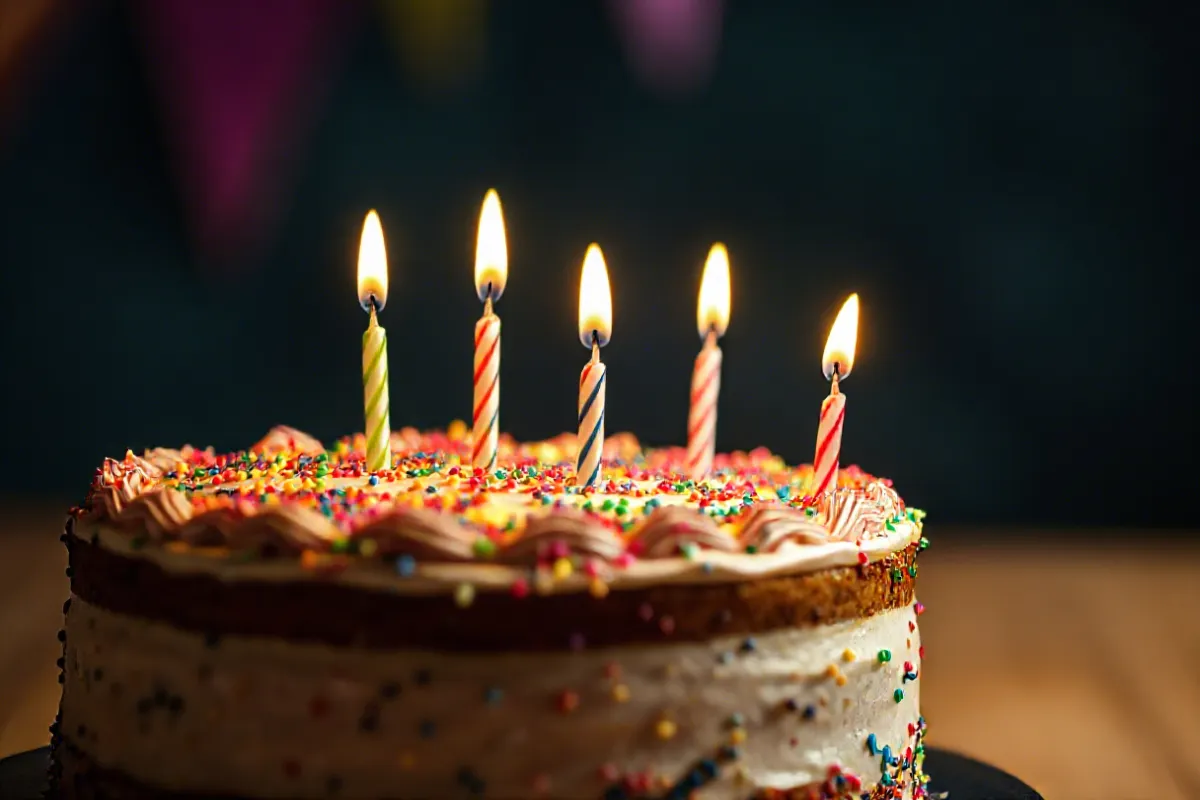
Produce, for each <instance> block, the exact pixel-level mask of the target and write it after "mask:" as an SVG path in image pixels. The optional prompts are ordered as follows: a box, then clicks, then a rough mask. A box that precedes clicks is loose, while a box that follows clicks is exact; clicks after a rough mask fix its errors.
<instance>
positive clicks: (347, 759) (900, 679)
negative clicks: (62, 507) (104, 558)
mask: <svg viewBox="0 0 1200 800" xmlns="http://www.w3.org/2000/svg"><path fill="white" fill-rule="evenodd" d="M812 549H814V548H806V549H805V553H806V554H807V553H808V552H809V551H811V550H812ZM164 555H165V554H164ZM828 557H830V558H833V557H834V556H832V555H830V556H828ZM195 561H196V559H195V558H192V559H189V560H188V563H194V562H195ZM753 562H754V563H755V564H764V565H769V564H770V563H771V562H770V561H769V560H764V557H763V556H759V557H757V558H755V559H754V560H753ZM656 566H660V565H656ZM777 566H778V565H777ZM793 567H794V565H793ZM475 568H476V569H479V568H480V567H475ZM763 569H764V570H768V571H769V570H771V569H772V567H770V566H764V567H763ZM654 580H656V581H661V580H662V578H661V577H657V578H655V579H654ZM915 622H916V617H915V613H914V610H913V608H912V607H910V606H904V607H902V608H899V609H895V610H892V611H886V612H883V613H880V614H877V615H875V616H873V617H870V618H867V619H862V620H855V621H850V622H842V623H836V624H831V625H825V626H818V627H812V628H804V629H793V630H780V631H776V632H770V633H765V634H761V635H758V636H756V637H754V646H753V647H752V648H747V647H744V644H745V641H744V640H743V639H741V638H722V639H716V640H713V641H709V642H703V643H678V644H669V645H654V646H636V647H633V646H631V647H621V648H612V649H605V650H584V651H581V652H578V653H562V654H545V653H512V654H483V655H480V654H472V655H447V654H435V653H426V652H419V651H409V650H405V651H391V652H387V651H368V650H358V649H345V648H332V647H326V646H317V645H304V644H294V643H289V642H284V641H281V640H276V639H267V638H260V637H227V638H225V639H223V640H221V642H220V643H219V644H218V645H217V646H215V647H210V646H207V645H206V643H205V641H204V639H203V637H200V636H197V635H193V634H189V633H184V632H181V631H180V630H178V629H175V628H172V627H170V626H167V625H163V624H161V623H155V622H149V621H146V620H142V619H135V618H130V617H126V616H123V615H120V614H115V613H112V612H108V611H105V610H102V609H99V608H96V607H94V606H89V605H88V604H87V603H85V602H84V601H82V600H81V599H79V598H77V597H76V598H73V600H72V605H71V610H70V614H69V616H68V620H67V650H66V659H67V661H66V664H67V667H66V668H67V670H68V679H67V682H66V686H65V691H64V694H63V702H62V714H63V731H64V733H65V734H66V735H67V736H68V737H69V738H70V739H71V740H72V741H73V742H74V743H75V744H77V745H78V746H79V747H81V748H82V749H83V750H84V751H85V752H86V753H88V754H89V755H90V756H91V757H92V758H93V759H95V760H96V761H97V762H98V763H99V764H100V765H102V766H104V767H110V768H116V769H120V770H122V771H123V772H126V773H128V774H129V775H131V776H133V777H134V778H136V779H138V780H141V781H144V782H147V783H151V784H154V785H157V786H161V787H163V788H166V789H176V790H182V789H188V790H192V791H212V792H228V793H238V794H243V795H252V796H268V795H273V796H290V797H297V798H299V797H320V796H328V795H329V794H330V788H329V781H330V780H331V779H334V780H337V781H338V782H339V783H340V788H339V791H338V796H341V797H380V796H389V797H447V798H449V797H459V796H468V794H469V793H468V792H467V791H466V789H465V788H464V786H463V780H464V776H463V775H462V771H463V770H469V774H468V775H467V776H466V780H470V779H471V778H472V777H473V778H477V779H478V780H480V781H482V784H481V785H482V786H483V787H484V790H483V792H481V793H480V794H479V795H478V796H483V797H500V798H510V797H536V796H544V797H552V798H553V797H563V798H566V797H571V798H576V797H593V798H594V797H599V796H601V794H602V793H603V790H604V788H605V787H606V786H607V785H609V784H611V783H612V782H613V781H612V780H611V775H612V774H613V773H614V771H615V773H617V774H621V775H624V774H626V773H636V772H642V771H650V772H652V773H653V774H654V775H655V776H659V777H660V778H661V779H664V780H669V781H672V782H673V781H674V780H677V779H679V778H681V777H682V776H684V775H686V774H688V772H689V770H690V769H691V768H692V767H693V765H694V764H695V762H696V760H697V759H699V758H704V757H709V756H712V755H714V754H715V752H716V751H717V749H718V748H719V747H721V746H722V745H725V744H729V743H730V742H731V736H732V737H735V739H734V740H732V741H734V742H735V743H737V747H738V749H739V751H740V756H739V757H738V758H737V759H736V760H735V761H733V762H730V763H728V764H725V765H724V766H723V767H722V770H721V774H720V776H719V777H718V778H717V779H716V780H714V781H713V782H711V783H709V784H707V785H706V786H704V787H703V788H701V789H700V790H699V791H698V792H697V794H696V795H695V796H696V797H699V798H705V800H723V799H724V798H731V799H732V798H744V797H746V796H748V795H749V794H751V792H752V790H753V789H755V788H764V787H772V788H785V787H794V786H800V785H805V784H808V783H813V782H820V781H823V780H825V779H826V777H827V775H828V769H829V767H830V766H831V765H835V764H836V765H841V766H842V767H843V768H845V769H846V770H847V771H849V772H851V773H854V774H856V775H858V776H860V777H861V778H862V779H863V783H864V790H865V789H866V788H868V787H870V786H871V785H873V784H874V783H875V782H876V781H878V780H879V776H880V772H881V768H880V757H879V756H878V755H872V754H871V753H870V752H868V746H867V737H868V735H869V734H874V735H875V737H876V741H877V743H878V745H879V747H880V748H882V747H883V746H884V745H889V746H890V747H891V749H892V750H893V751H894V752H895V753H897V754H902V753H903V752H904V748H905V747H906V746H908V745H911V744H912V739H911V738H910V736H909V734H908V726H909V724H910V723H913V722H915V721H916V719H917V716H918V713H919V712H918V708H919V698H918V695H919V691H918V686H919V681H917V680H905V679H904V662H906V661H909V662H912V666H913V667H914V669H919V668H920V664H919V659H918V655H917V654H918V648H919V647H920V640H919V638H918V637H919V634H918V633H917V631H916V629H915ZM396 624H398V625H402V624H404V623H403V620H402V619H398V620H397V621H396ZM884 649H887V650H889V651H890V652H891V654H892V655H891V659H890V660H889V661H887V662H881V661H880V660H879V659H878V658H877V654H878V653H879V651H880V650H884ZM847 651H849V652H850V653H852V654H853V657H852V658H849V659H848V658H847V657H846V656H847ZM831 665H833V667H832V669H831ZM97 670H100V671H101V672H100V674H98V673H97ZM422 671H426V674H427V675H428V680H427V681H421V680H419V679H416V677H415V676H417V675H418V674H419V673H421V672H422ZM839 675H841V676H844V680H841V679H839V678H838V676H839ZM388 682H395V683H396V684H397V685H398V686H399V694H398V695H396V696H395V697H393V698H391V699H387V698H384V697H381V686H384V685H385V684H387V683H388ZM839 683H841V684H842V685H839ZM114 687H119V688H118V689H114ZM897 689H902V690H903V696H902V697H901V698H900V699H899V700H897V698H896V696H895V694H894V693H895V692H896V690H897ZM563 691H568V692H574V693H576V695H575V696H576V697H577V699H578V706H577V707H576V708H575V709H574V710H573V711H571V712H569V713H567V712H564V711H562V710H561V709H560V708H559V706H558V703H559V701H560V693H561V692H563ZM156 692H157V693H158V695H159V697H158V701H154V700H153V698H154V697H155V694H156ZM489 692H491V694H489ZM176 697H177V698H179V700H178V701H177V703H178V709H177V711H176V712H175V713H172V711H171V705H172V702H175V701H173V700H172V698H176ZM789 700H793V701H795V709H794V710H789V709H788V708H787V707H786V704H787V701H789ZM139 701H141V702H142V705H143V708H142V710H141V711H139V709H138V706H139ZM806 706H812V707H813V708H814V709H815V715H814V716H813V718H812V719H805V714H804V713H803V709H805V707H806ZM364 715H367V716H372V715H373V716H374V719H375V722H376V723H377V724H376V726H375V727H374V729H373V730H369V731H366V730H363V728H362V725H361V723H362V719H363V717H364ZM739 715H740V716H739ZM663 720H669V721H670V722H671V723H673V725H674V731H673V734H674V735H673V736H672V737H670V738H661V737H660V735H659V733H660V731H659V728H660V727H665V728H669V727H670V726H669V725H668V726H660V723H661V722H662V721H663ZM732 720H740V722H741V724H740V725H738V724H735V723H733V722H731V721H732ZM423 723H431V724H432V726H433V727H432V728H427V729H425V731H424V732H425V734H426V735H423V734H422V731H423V729H422V725H423ZM80 726H83V729H82V730H83V732H82V733H80ZM670 732H671V731H669V730H663V731H661V733H670ZM741 733H744V734H745V739H744V741H740V742H737V739H736V737H739V736H740V735H741ZM289 765H290V767H292V769H289ZM605 765H611V769H609V770H608V772H609V778H608V779H606V778H605V777H604V774H603V773H604V772H605ZM904 796H905V797H908V796H909V795H908V794H907V793H906V794H905V795H904Z"/></svg>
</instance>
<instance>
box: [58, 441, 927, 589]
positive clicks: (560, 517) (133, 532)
mask: <svg viewBox="0 0 1200 800" xmlns="http://www.w3.org/2000/svg"><path fill="white" fill-rule="evenodd" d="M392 444H393V461H392V464H391V466H390V468H389V469H385V470H383V471H380V472H378V473H374V474H372V473H368V472H366V471H365V468H364V464H363V456H362V450H363V441H362V436H361V435H358V436H355V437H350V438H347V439H343V440H340V441H339V442H338V443H337V444H336V445H335V446H334V447H333V448H332V449H328V450H327V449H326V448H325V447H324V446H323V445H322V444H321V443H320V442H319V441H318V440H317V439H315V438H313V437H311V436H309V435H307V434H305V433H303V432H301V431H298V430H296V429H294V428H288V427H283V426H281V427H277V428H274V429H272V430H271V431H270V432H269V433H268V434H267V436H265V437H264V438H263V439H262V440H260V441H259V442H258V443H256V444H255V446H254V447H253V448H252V449H251V450H249V451H243V452H239V453H232V454H226V455H218V454H216V453H214V451H213V450H211V449H208V450H197V449H195V448H191V447H184V448H180V449H163V448H157V449H154V450H150V451H147V452H146V453H144V454H143V455H142V456H137V455H134V454H133V453H127V454H126V455H125V457H124V458H123V459H121V460H114V459H107V460H105V461H104V463H103V464H102V465H101V468H100V469H99V470H97V473H96V478H95V481H94V482H93V485H92V489H91V491H90V493H89V496H88V499H87V501H86V502H85V504H84V506H83V507H81V508H80V509H78V510H77V514H78V516H80V517H82V518H86V519H88V520H91V521H94V522H96V523H98V524H101V525H103V526H105V527H108V528H112V529H115V530H117V531H120V532H123V533H124V534H125V535H128V536H130V537H144V538H148V539H149V540H150V541H151V542H157V543H174V544H175V545H176V546H186V547H195V548H208V549H211V548H224V549H227V550H230V551H254V552H256V553H259V554H262V555H266V556H278V557H286V556H289V555H292V556H295V555H301V554H303V553H305V552H313V553H318V554H331V555H351V556H357V557H363V558H377V559H395V558H397V557H410V558H411V559H413V560H415V561H419V562H423V563H433V564H436V563H461V562H470V561H479V562H488V561H492V562H495V563H497V564H505V565H510V566H522V565H524V566H535V565H538V564H545V563H547V562H553V561H556V560H558V559H574V560H576V561H585V562H590V563H599V564H617V565H620V564H625V563H629V562H630V561H633V560H658V559H672V558H681V557H684V558H692V557H695V556H696V555H697V554H703V553H706V552H712V553H723V554H738V553H741V554H749V555H752V554H755V553H761V554H770V553H776V552H779V551H780V550H781V549H785V548H795V547H821V546H825V545H829V544H832V543H837V542H841V543H848V544H852V545H856V546H862V545H863V544H864V543H865V542H869V541H871V540H873V539H878V538H881V537H885V536H887V535H888V534H889V532H890V531H891V530H894V527H893V526H894V525H895V524H896V523H902V522H905V521H912V519H913V512H911V511H908V510H907V509H906V508H905V506H904V503H903V501H901V500H900V498H899V496H898V495H897V494H896V492H895V491H894V490H893V489H892V488H891V486H890V483H889V482H887V481H884V480H881V479H878V478H875V477H873V476H870V475H867V474H866V473H864V472H862V471H861V470H859V469H857V468H854V467H850V468H846V469H843V470H842V473H841V482H840V485H839V487H838V489H836V490H835V491H832V492H829V493H827V494H825V495H823V496H820V497H816V498H812V497H807V496H806V495H805V489H806V488H807V486H808V485H809V482H810V480H811V475H812V469H811V467H807V466H800V467H794V468H791V467H787V466H785V465H784V464H783V462H782V461H781V460H780V459H779V458H778V457H776V456H774V455H772V454H770V453H769V452H768V451H766V450H764V449H758V450H754V451H751V452H750V453H733V454H729V455H723V456H718V457H717V459H716V461H715V463H714V473H713V475H712V476H711V477H710V478H708V479H706V480H703V481H699V482H695V481H691V480H689V479H687V478H685V477H683V476H682V469H681V467H682V463H683V455H684V454H683V451H682V449H681V448H662V449H651V450H644V449H642V448H641V447H640V445H638V443H637V440H636V439H635V438H633V437H632V436H631V435H629V434H618V435H615V436H612V437H610V439H609V442H608V446H607V447H606V451H605V452H606V460H605V465H604V476H605V479H604V480H603V481H602V482H601V485H600V487H598V490H596V491H592V490H586V491H581V490H579V489H578V487H577V486H576V485H575V483H574V476H573V474H572V470H571V468H570V456H571V453H572V452H573V449H574V445H575V441H574V437H573V436H571V435H570V434H564V435H562V436H559V437H556V438H555V439H552V440H549V441H545V442H536V443H531V444H524V445H522V444H517V443H516V442H514V441H513V440H512V439H511V438H509V437H502V438H501V442H500V461H499V464H500V466H499V468H498V469H496V470H495V471H493V472H484V471H482V470H474V469H472V468H471V467H470V466H469V461H470V459H469V455H468V454H469V441H468V440H467V436H466V431H465V426H463V425H462V424H461V423H456V424H455V425H452V426H451V427H450V428H449V429H448V430H447V431H445V432H431V433H420V432H417V431H416V430H414V429H411V428H405V429H402V430H400V431H396V432H394V433H393V436H392Z"/></svg>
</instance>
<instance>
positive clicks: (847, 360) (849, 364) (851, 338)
mask: <svg viewBox="0 0 1200 800" xmlns="http://www.w3.org/2000/svg"><path fill="white" fill-rule="evenodd" d="M857 345H858V295H857V294H852V295H850V296H849V297H847V298H846V302H845V303H844V304H843V305H842V310H841V311H839V312H838V315H837V319H835V320H834V321H833V327H832V328H830V329H829V338H828V339H827V340H826V341H825V354H824V355H822V356H821V370H822V371H823V372H824V373H825V378H826V380H828V379H830V378H832V377H833V370H834V366H835V365H836V366H837V374H838V379H839V380H841V379H842V378H845V377H846V376H848V375H849V374H850V370H852V369H853V368H854V349H855V347H857Z"/></svg>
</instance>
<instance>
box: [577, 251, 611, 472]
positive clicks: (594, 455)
mask: <svg viewBox="0 0 1200 800" xmlns="http://www.w3.org/2000/svg"><path fill="white" fill-rule="evenodd" d="M611 336H612V291H611V290H610V288H609V285H608V267H607V266H605V264H604V254H603V253H602V252H600V246H599V245H596V244H592V245H591V246H589V247H588V250H587V255H586V256H584V259H583V274H582V276H581V278H580V281H579V341H580V342H581V343H582V344H583V346H584V347H587V348H589V349H590V350H591V351H592V360H591V361H589V362H588V363H587V366H585V367H584V368H583V372H581V373H580V374H579V436H578V448H579V449H578V452H577V454H576V457H575V481H576V485H577V486H579V487H580V488H584V487H593V486H596V484H598V483H599V482H600V457H601V455H603V453H604V385H605V383H607V376H608V370H607V369H606V368H605V366H604V363H603V362H601V361H600V348H601V347H603V346H604V345H606V344H608V340H609V338H610V337H611Z"/></svg>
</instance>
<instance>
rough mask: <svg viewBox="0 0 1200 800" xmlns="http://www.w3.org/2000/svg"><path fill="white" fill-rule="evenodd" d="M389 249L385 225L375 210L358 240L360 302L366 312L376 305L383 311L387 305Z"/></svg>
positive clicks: (364, 225)
mask: <svg viewBox="0 0 1200 800" xmlns="http://www.w3.org/2000/svg"><path fill="white" fill-rule="evenodd" d="M387 293H388V270H387V247H386V246H385V245H384V243H383V225H382V224H380V222H379V215H378V214H377V213H375V209H371V210H370V211H368V212H367V218H366V219H365V220H363V229H362V238H361V239H359V240H358V302H359V303H360V304H361V305H362V307H363V310H364V311H370V310H371V305H372V303H374V306H375V310H376V311H382V310H383V307H384V305H385V304H386V303H387Z"/></svg>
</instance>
